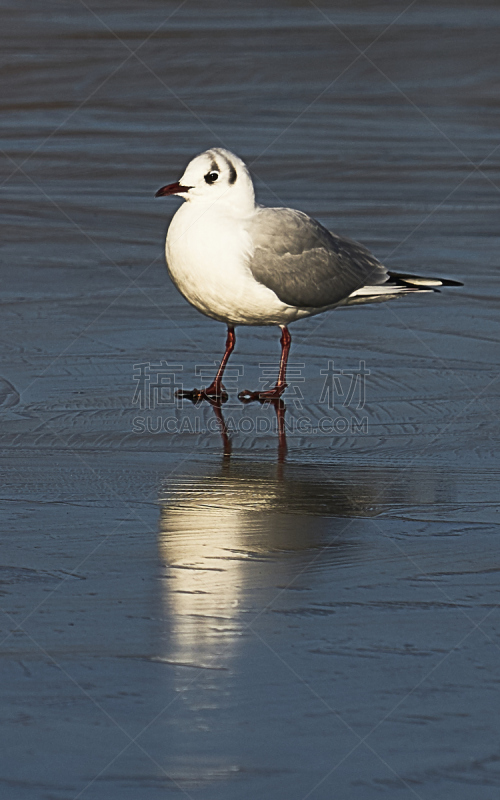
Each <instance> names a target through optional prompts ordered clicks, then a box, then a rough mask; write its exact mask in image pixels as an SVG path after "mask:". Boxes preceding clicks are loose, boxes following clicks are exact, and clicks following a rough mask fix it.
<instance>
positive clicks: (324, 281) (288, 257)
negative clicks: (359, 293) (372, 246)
mask: <svg viewBox="0 0 500 800" xmlns="http://www.w3.org/2000/svg"><path fill="white" fill-rule="evenodd" d="M250 234H251V236H252V241H253V243H254V248H255V249H254V251H253V253H252V255H251V257H250V260H249V267H250V270H251V272H252V275H253V277H254V278H255V280H257V281H259V283H262V284H264V286H267V287H268V288H269V289H272V290H273V292H275V294H277V295H278V297H279V299H280V300H281V301H282V302H283V303H286V304H287V305H291V306H296V307H300V308H324V307H325V306H332V305H335V304H336V303H340V302H341V301H342V300H345V298H346V297H348V296H349V295H350V294H351V293H352V292H354V291H356V289H360V288H361V287H362V286H365V285H373V284H380V283H384V281H386V280H387V271H386V269H385V268H384V267H383V266H382V264H380V263H379V262H378V261H377V259H376V258H375V257H374V256H372V255H371V253H370V252H369V251H368V250H366V248H364V247H363V246H362V245H360V244H358V243H357V242H353V241H351V240H349V239H345V238H343V237H340V236H336V235H335V234H333V233H330V232H329V231H327V229H326V228H324V227H323V226H322V225H320V223H319V222H316V220H314V219H312V218H311V217H308V216H307V214H304V213H303V212H302V211H296V210H294V209H291V208H260V209H259V210H258V212H257V214H256V215H255V217H254V218H253V220H252V222H251V226H250Z"/></svg>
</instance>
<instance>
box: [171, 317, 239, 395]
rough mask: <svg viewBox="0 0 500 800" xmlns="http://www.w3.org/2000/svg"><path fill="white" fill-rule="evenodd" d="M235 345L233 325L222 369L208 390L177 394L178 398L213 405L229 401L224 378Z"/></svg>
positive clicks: (228, 334) (228, 327) (228, 331)
mask: <svg viewBox="0 0 500 800" xmlns="http://www.w3.org/2000/svg"><path fill="white" fill-rule="evenodd" d="M235 344H236V336H235V333H234V328H233V327H232V326H231V325H228V326H227V338H226V351H225V353H224V355H223V356H222V361H221V362H220V367H219V369H218V370H217V375H216V376H215V378H214V379H213V381H212V383H211V384H210V386H207V388H206V389H192V390H191V391H183V392H181V391H179V392H177V393H176V396H177V397H185V398H186V399H187V400H192V401H193V403H199V402H200V401H201V400H208V402H209V403H212V404H216V403H225V402H226V400H227V392H226V390H225V389H224V386H223V384H222V376H223V375H224V370H225V369H226V364H227V362H228V361H229V356H230V355H231V353H232V352H233V350H234V345H235Z"/></svg>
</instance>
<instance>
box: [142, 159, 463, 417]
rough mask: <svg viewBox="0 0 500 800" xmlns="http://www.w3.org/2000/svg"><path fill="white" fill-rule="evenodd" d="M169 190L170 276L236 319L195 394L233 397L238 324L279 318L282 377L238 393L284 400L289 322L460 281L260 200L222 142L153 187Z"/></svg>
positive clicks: (212, 313) (212, 311)
mask: <svg viewBox="0 0 500 800" xmlns="http://www.w3.org/2000/svg"><path fill="white" fill-rule="evenodd" d="M166 195H178V196H179V197H182V198H183V200H185V201H186V202H185V203H183V205H182V206H181V207H180V208H179V209H178V211H177V212H176V214H174V217H173V219H172V221H171V223H170V226H169V228H168V232H167V240H166V246H165V252H166V259H167V266H168V270H169V273H170V277H171V278H172V280H173V282H174V284H175V285H176V286H177V288H178V289H179V291H180V292H181V293H182V294H183V295H184V297H185V298H186V300H188V301H189V302H190V303H191V304H192V305H193V306H194V307H195V308H197V309H198V310H199V311H201V312H202V313H203V314H206V315H207V316H209V317H212V318H213V319H216V320H219V321H220V322H225V323H226V325H227V329H228V333H227V340H226V350H225V353H224V356H223V358H222V361H221V364H220V367H219V369H218V372H217V375H216V376H215V378H214V380H213V381H212V383H211V384H210V386H207V387H206V388H204V389H193V390H192V391H187V392H186V391H185V392H181V393H180V395H181V396H183V397H186V398H189V399H191V400H193V402H198V401H200V400H204V399H205V400H209V401H211V402H221V401H222V402H224V401H225V400H226V399H227V393H226V391H225V389H224V386H223V383H222V378H223V375H224V369H225V367H226V364H227V362H228V359H229V356H230V355H231V353H232V351H233V349H234V345H235V341H236V338H235V333H234V329H235V326H236V325H278V326H279V327H280V328H281V331H282V334H281V340H280V342H281V361H280V368H279V374H278V379H277V381H276V385H275V386H274V388H273V389H270V390H268V391H254V392H251V391H248V390H245V391H243V392H240V394H239V395H238V396H239V399H240V400H242V401H243V402H250V401H253V400H259V401H260V402H269V401H277V400H279V399H280V397H281V395H282V394H283V392H284V391H285V388H286V386H287V384H286V365H287V359H288V353H289V351H290V344H291V336H290V333H289V331H288V327H287V326H288V325H289V324H290V323H291V322H295V320H298V319H303V318H304V317H310V316H313V315H314V314H321V313H322V312H323V311H328V310H330V309H332V308H337V307H338V306H351V305H360V304H364V303H377V302H381V301H384V300H391V299H392V298H393V297H399V296H401V295H407V294H410V293H414V292H429V291H436V290H437V287H440V286H461V285H462V284H461V283H458V282H457V281H452V280H446V279H440V278H424V277H419V276H417V275H405V274H402V273H397V272H392V271H389V270H387V269H386V268H385V267H384V266H383V265H382V264H381V263H380V262H379V261H378V260H377V259H376V258H375V257H374V256H373V255H372V254H371V253H370V252H369V250H367V249H366V248H365V247H363V245H361V244H358V243H357V242H354V241H352V240H350V239H347V238H345V237H344V236H338V235H337V234H335V233H331V232H330V231H328V230H327V229H326V228H324V227H323V225H321V224H320V223H319V222H317V221H316V220H315V219H312V218H311V217H309V216H308V215H307V214H304V213H303V212H302V211H296V210H295V209H292V208H266V207H264V206H260V205H257V204H256V202H255V193H254V187H253V183H252V179H251V177H250V173H249V171H248V169H247V167H246V165H245V164H244V162H243V161H242V160H241V159H240V158H238V156H235V155H234V154H233V153H230V152H229V151H228V150H224V149H222V148H220V147H215V148H212V149H211V150H207V151H206V152H204V153H201V154H200V155H198V156H196V157H195V158H193V160H192V161H190V163H189V164H188V166H187V168H186V170H185V172H184V174H183V175H182V177H181V178H180V179H179V181H178V182H176V183H170V184H169V185H168V186H163V187H162V188H161V189H159V190H158V192H157V193H156V195H155V196H156V197H164V196H166Z"/></svg>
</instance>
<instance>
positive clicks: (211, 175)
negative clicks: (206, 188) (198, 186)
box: [205, 170, 219, 183]
mask: <svg viewBox="0 0 500 800" xmlns="http://www.w3.org/2000/svg"><path fill="white" fill-rule="evenodd" d="M218 177H219V173H218V172H215V170H212V171H211V172H207V174H206V175H205V180H206V182H207V183H215V181H216V180H217V178H218Z"/></svg>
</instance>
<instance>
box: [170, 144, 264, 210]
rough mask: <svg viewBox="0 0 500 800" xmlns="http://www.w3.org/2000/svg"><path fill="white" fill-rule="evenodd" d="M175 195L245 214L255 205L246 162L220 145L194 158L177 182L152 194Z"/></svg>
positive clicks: (190, 200) (197, 202)
mask: <svg viewBox="0 0 500 800" xmlns="http://www.w3.org/2000/svg"><path fill="white" fill-rule="evenodd" d="M165 195H178V196H179V197H182V198H183V199H184V200H187V201H189V202H196V204H197V205H198V204H207V205H214V204H216V203H217V205H219V204H220V205H221V206H224V207H231V209H232V210H233V212H236V213H239V212H241V213H243V214H245V213H248V212H251V211H253V209H254V208H255V193H254V188H253V183H252V179H251V177H250V173H249V172H248V169H247V167H246V165H245V163H244V162H243V161H242V160H241V158H238V156H235V155H234V153H230V152H229V150H224V149H223V148H222V147H213V148H212V149H211V150H206V151H205V152H204V153H200V155H199V156H196V158H193V160H192V161H190V162H189V164H188V165H187V167H186V170H185V172H184V174H183V175H182V177H181V178H180V179H179V181H178V182H177V183H170V184H168V186H163V187H162V188H161V189H159V190H158V191H157V192H156V195H155V197H164V196H165Z"/></svg>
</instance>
